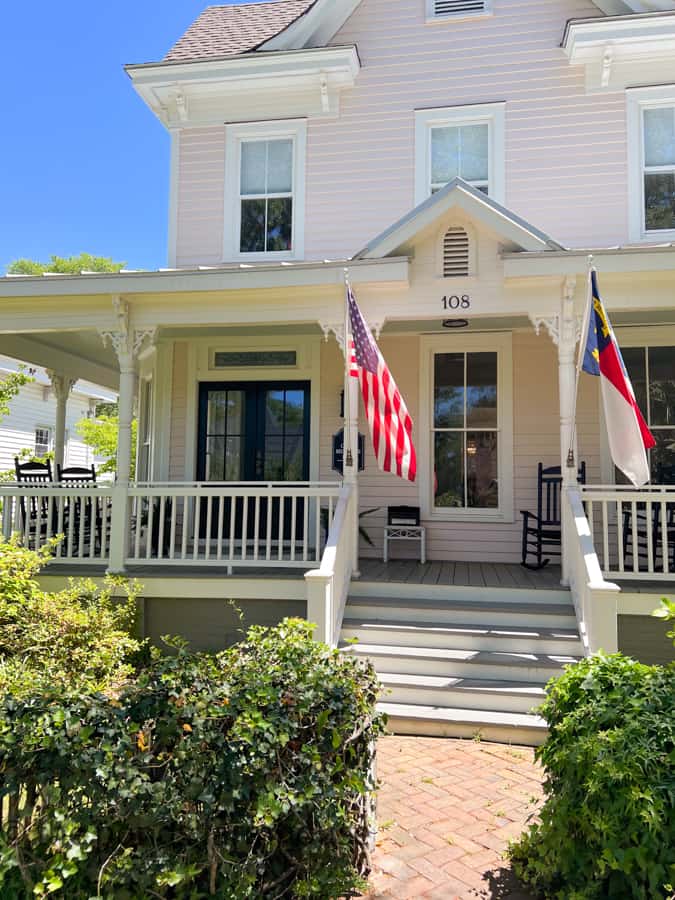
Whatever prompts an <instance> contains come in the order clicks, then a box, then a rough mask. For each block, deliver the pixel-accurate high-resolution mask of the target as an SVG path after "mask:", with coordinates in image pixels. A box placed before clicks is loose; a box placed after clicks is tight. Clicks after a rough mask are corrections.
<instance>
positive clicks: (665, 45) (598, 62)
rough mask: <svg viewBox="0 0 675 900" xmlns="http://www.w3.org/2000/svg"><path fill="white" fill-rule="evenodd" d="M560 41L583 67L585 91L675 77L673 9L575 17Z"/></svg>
mask: <svg viewBox="0 0 675 900" xmlns="http://www.w3.org/2000/svg"><path fill="white" fill-rule="evenodd" d="M561 46H562V49H563V51H564V53H565V55H566V56H567V58H568V60H569V62H570V64H571V65H583V66H585V69H586V90H587V92H589V93H591V92H595V91H602V90H606V91H616V90H622V89H624V88H626V87H629V86H635V85H642V84H646V83H651V84H659V83H664V82H666V81H675V10H673V11H662V12H649V13H644V14H639V15H627V16H608V17H605V18H595V19H573V20H571V21H569V22H568V23H567V26H566V28H565V33H564V35H563V40H562V45H561ZM646 64H648V67H647V68H645V65H646Z"/></svg>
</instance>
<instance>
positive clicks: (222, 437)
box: [204, 390, 244, 481]
mask: <svg viewBox="0 0 675 900" xmlns="http://www.w3.org/2000/svg"><path fill="white" fill-rule="evenodd" d="M243 408H244V395H243V391H236V390H235V391H229V390H222V391H219V390H214V391H209V393H208V403H207V421H206V464H205V472H204V477H205V479H206V480H207V481H241V480H242V479H243V469H242V464H243V453H242V450H243V445H244V434H243Z"/></svg>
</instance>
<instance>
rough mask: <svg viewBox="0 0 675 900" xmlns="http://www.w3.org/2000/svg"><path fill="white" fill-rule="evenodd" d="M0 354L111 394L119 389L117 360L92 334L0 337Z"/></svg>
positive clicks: (11, 335) (98, 337)
mask: <svg viewBox="0 0 675 900" xmlns="http://www.w3.org/2000/svg"><path fill="white" fill-rule="evenodd" d="M0 353H2V354H5V355H6V356H11V357H13V358H14V359H19V360H22V361H23V362H26V363H29V364H30V365H34V366H43V367H44V368H46V369H54V370H55V371H57V372H60V373H61V374H63V375H68V376H70V377H71V378H74V379H76V380H77V379H80V378H82V379H84V380H86V381H91V382H93V383H94V384H98V385H101V386H102V387H105V388H109V389H110V390H113V391H116V390H117V389H118V387H119V368H118V363H117V357H116V355H115V353H114V351H113V350H112V349H111V348H110V347H104V346H103V341H102V339H101V337H100V335H99V334H98V332H96V331H52V332H49V334H48V335H46V334H36V333H30V332H28V333H21V334H3V333H0Z"/></svg>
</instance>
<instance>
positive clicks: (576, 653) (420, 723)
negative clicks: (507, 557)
mask: <svg viewBox="0 0 675 900" xmlns="http://www.w3.org/2000/svg"><path fill="white" fill-rule="evenodd" d="M341 646H342V650H343V652H344V653H348V654H351V655H354V656H356V657H358V658H364V659H369V660H370V661H371V662H372V663H373V665H374V667H375V669H376V671H377V673H378V675H379V678H380V682H381V684H382V688H383V693H382V698H381V702H380V708H381V709H382V711H384V712H386V713H387V714H388V716H389V728H390V729H391V730H392V731H395V732H398V733H401V734H420V735H439V736H454V737H474V736H476V735H477V734H479V735H480V736H481V737H483V738H485V739H486V740H497V741H505V742H513V743H523V744H533V745H534V744H539V743H541V742H542V741H543V740H544V738H545V736H546V725H545V722H544V721H543V719H541V718H540V717H539V716H537V715H536V713H535V712H534V711H533V710H534V709H535V708H536V707H537V706H538V705H539V704H540V703H541V702H542V700H543V699H544V688H545V685H546V683H547V681H548V680H549V679H550V678H553V677H556V676H557V675H560V674H561V672H562V670H563V667H564V666H565V665H568V664H571V663H574V662H576V661H577V660H578V659H580V658H581V656H582V655H583V647H582V643H581V641H580V639H579V633H578V630H577V623H576V618H575V615H574V609H573V606H572V603H571V599H570V594H569V592H568V591H565V590H562V589H561V590H541V591H540V590H527V589H522V590H521V589H511V588H473V587H453V586H446V585H424V584H421V585H415V584H400V583H392V584H389V583H382V582H379V583H376V582H359V581H354V582H352V585H351V590H350V595H349V598H348V601H347V607H346V610H345V615H344V619H343V627H342V635H341Z"/></svg>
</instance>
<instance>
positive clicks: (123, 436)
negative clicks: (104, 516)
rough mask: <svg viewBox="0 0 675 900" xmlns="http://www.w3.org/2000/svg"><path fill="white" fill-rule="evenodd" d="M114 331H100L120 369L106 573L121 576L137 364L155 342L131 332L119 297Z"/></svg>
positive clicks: (115, 304) (150, 335)
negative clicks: (148, 341) (114, 466)
mask: <svg viewBox="0 0 675 900" xmlns="http://www.w3.org/2000/svg"><path fill="white" fill-rule="evenodd" d="M113 308H114V310H115V315H116V318H117V328H115V329H112V330H110V331H101V332H100V334H101V337H102V339H103V342H104V343H105V342H107V341H110V343H111V345H112V347H113V349H114V350H115V353H116V354H117V359H118V361H119V367H120V388H119V400H118V416H119V426H118V433H117V457H116V475H115V485H114V487H113V491H112V494H113V497H112V510H111V520H110V559H109V561H108V570H109V571H110V572H114V573H121V572H124V563H125V559H126V555H127V549H128V544H129V527H130V509H129V475H130V473H131V450H132V441H131V434H132V422H133V418H134V397H135V393H136V361H137V359H138V354H139V351H140V350H141V348H142V347H143V345H144V344H145V343H146V339H149V340H150V342H152V340H153V339H154V335H155V329H145V330H142V331H140V330H139V331H134V330H133V329H132V327H131V323H130V315H129V306H128V304H127V303H126V301H125V300H122V299H121V298H120V297H114V298H113Z"/></svg>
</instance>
